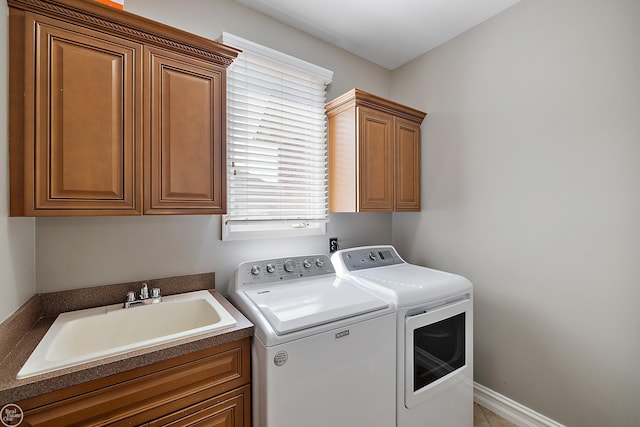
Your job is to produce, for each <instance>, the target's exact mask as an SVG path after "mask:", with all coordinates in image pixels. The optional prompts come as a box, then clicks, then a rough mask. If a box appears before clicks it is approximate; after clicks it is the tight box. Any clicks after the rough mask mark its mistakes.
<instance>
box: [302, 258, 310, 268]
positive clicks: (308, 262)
mask: <svg viewBox="0 0 640 427" xmlns="http://www.w3.org/2000/svg"><path fill="white" fill-rule="evenodd" d="M302 265H303V266H304V268H311V262H310V261H309V260H308V259H305V260H304V261H303V262H302Z"/></svg>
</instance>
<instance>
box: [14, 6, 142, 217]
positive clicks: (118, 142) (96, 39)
mask: <svg viewBox="0 0 640 427" xmlns="http://www.w3.org/2000/svg"><path fill="white" fill-rule="evenodd" d="M26 27H27V28H33V31H34V32H33V33H32V34H27V41H26V43H25V50H26V51H25V55H26V58H27V59H26V61H27V65H26V66H25V69H26V70H27V71H26V72H27V79H26V81H27V84H26V86H27V89H26V92H27V98H29V94H33V97H32V98H31V99H33V101H31V100H29V99H27V100H26V101H25V102H26V103H27V110H28V111H35V112H34V114H35V118H34V119H35V120H34V122H33V123H35V129H34V135H33V138H34V142H35V143H34V144H33V146H31V145H30V144H26V147H25V152H26V153H27V155H26V158H27V159H29V158H34V159H35V161H34V163H33V166H31V165H25V168H26V176H33V177H34V181H35V182H33V185H29V186H28V188H25V191H26V198H31V197H32V196H33V203H32V204H31V203H29V202H27V203H25V205H27V206H30V205H33V207H34V212H33V214H35V215H65V214H73V215H107V214H110V215H119V214H120V215H126V214H130V215H134V214H139V213H141V210H142V208H141V203H140V199H141V193H140V188H139V182H140V176H141V167H140V166H139V164H140V163H139V162H140V160H141V154H142V153H141V150H140V148H139V144H136V140H137V139H138V138H140V128H139V125H138V123H139V122H140V117H141V116H140V114H141V111H142V108H141V105H142V104H141V102H142V96H141V82H142V81H141V72H140V68H141V46H140V45H138V44H136V43H133V42H129V41H126V40H122V39H119V38H117V37H111V36H108V35H106V34H102V33H99V32H94V31H91V30H88V29H85V28H82V27H79V26H75V25H72V24H68V23H63V22H59V21H58V22H57V21H53V20H49V19H46V18H43V17H37V16H35V15H30V14H27V17H26ZM31 37H33V39H30V38H31ZM32 49H33V50H34V51H33V52H32V51H31V50H32ZM30 58H34V61H35V64H33V66H29V61H30V60H31V59H30ZM30 73H34V75H33V78H30V77H29V74H30ZM29 82H34V84H35V87H34V88H33V89H32V88H31V87H29V86H30V83H29ZM30 102H35V106H34V107H35V108H34V110H31V109H30V108H29V104H30ZM27 114H30V113H27ZM27 122H28V121H27ZM27 136H28V133H27ZM31 149H33V150H34V152H33V153H31V154H32V157H31V156H30V155H29V154H28V152H29V151H30V150H31ZM32 167H33V168H35V171H34V170H32V169H31V168H32ZM138 175H140V176H138ZM25 187H27V186H25ZM32 192H33V193H32Z"/></svg>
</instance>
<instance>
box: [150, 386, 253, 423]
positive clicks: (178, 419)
mask: <svg viewBox="0 0 640 427" xmlns="http://www.w3.org/2000/svg"><path fill="white" fill-rule="evenodd" d="M250 389H251V387H250V386H248V385H246V386H244V387H241V388H238V389H236V390H233V391H231V392H229V393H226V394H223V395H220V396H216V397H215V398H213V399H209V400H205V401H203V402H200V403H197V404H195V405H192V406H189V407H188V408H185V409H183V410H181V411H176V412H174V413H173V414H170V415H167V416H166V417H162V418H160V419H158V420H155V421H151V422H150V423H149V427H160V426H167V427H168V426H181V427H186V426H196V425H206V426H210V427H244V426H250V425H251V415H250V409H249V408H250V406H251V396H250V394H251V391H250Z"/></svg>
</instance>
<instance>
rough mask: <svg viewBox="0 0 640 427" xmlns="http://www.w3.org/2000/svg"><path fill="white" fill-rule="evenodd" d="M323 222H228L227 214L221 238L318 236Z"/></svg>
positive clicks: (225, 239)
mask: <svg viewBox="0 0 640 427" xmlns="http://www.w3.org/2000/svg"><path fill="white" fill-rule="evenodd" d="M326 229H327V227H326V223H324V222H311V223H308V222H304V221H301V222H299V223H293V222H274V221H269V222H267V221H263V222H258V221H256V222H251V221H247V222H246V223H240V222H233V223H231V222H228V221H227V216H226V215H223V217H222V233H221V235H222V240H223V241H229V240H254V239H275V238H283V237H304V236H319V235H323V234H326Z"/></svg>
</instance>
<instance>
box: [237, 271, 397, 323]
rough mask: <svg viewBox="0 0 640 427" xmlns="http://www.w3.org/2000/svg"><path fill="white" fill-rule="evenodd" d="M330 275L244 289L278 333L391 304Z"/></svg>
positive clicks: (374, 309)
mask: <svg viewBox="0 0 640 427" xmlns="http://www.w3.org/2000/svg"><path fill="white" fill-rule="evenodd" d="M327 276H328V277H327ZM327 276H325V277H322V278H314V279H305V280H301V281H292V282H290V283H286V284H279V285H276V286H269V287H259V288H255V289H250V290H245V291H244V293H245V294H246V295H247V297H249V299H250V300H251V302H252V303H253V304H255V305H256V307H258V309H259V310H260V312H261V313H262V315H263V316H264V317H265V318H266V319H267V321H268V322H269V323H270V324H271V327H272V328H273V330H274V331H275V332H276V334H278V335H284V334H288V333H291V332H295V331H299V330H302V329H307V328H311V327H313V326H318V325H322V324H325V323H329V322H334V321H337V320H340V319H345V318H348V317H353V316H357V315H359V314H364V313H369V312H372V311H377V310H382V309H385V308H387V307H389V303H387V302H386V301H384V300H382V299H381V298H378V297H377V296H375V295H374V294H373V293H371V292H369V291H367V290H365V289H362V288H360V287H359V286H357V285H354V284H352V283H349V282H347V281H344V280H342V279H337V278H336V277H335V275H333V274H331V275H327Z"/></svg>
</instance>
